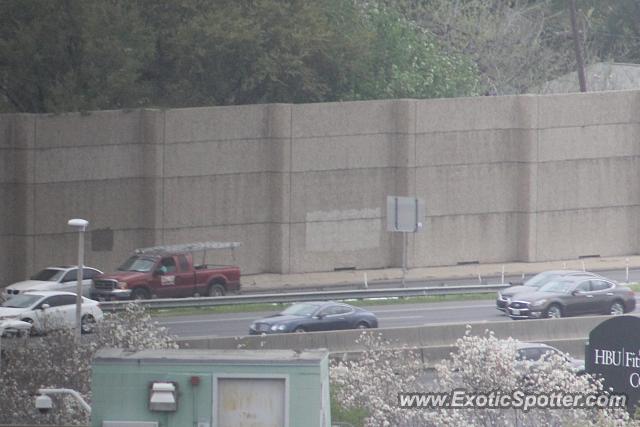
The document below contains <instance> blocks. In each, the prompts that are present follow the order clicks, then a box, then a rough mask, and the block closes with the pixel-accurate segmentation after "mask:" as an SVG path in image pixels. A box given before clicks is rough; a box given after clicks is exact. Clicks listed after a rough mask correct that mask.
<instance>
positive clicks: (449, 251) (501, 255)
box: [409, 213, 526, 266]
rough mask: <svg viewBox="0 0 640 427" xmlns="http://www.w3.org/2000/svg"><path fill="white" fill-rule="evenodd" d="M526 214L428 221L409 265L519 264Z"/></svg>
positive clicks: (473, 216)
mask: <svg viewBox="0 0 640 427" xmlns="http://www.w3.org/2000/svg"><path fill="white" fill-rule="evenodd" d="M525 224H526V215H523V214H518V213H502V214H498V213H496V214H483V215H456V216H451V215H447V216H442V217H432V218H427V221H426V223H425V226H424V231H422V232H420V233H418V234H416V235H415V236H414V238H415V243H414V245H415V247H414V250H413V252H410V254H411V257H410V258H409V262H410V265H411V266H423V265H455V264H457V263H464V262H475V261H478V262H481V263H498V262H510V261H518V260H519V259H520V254H519V241H518V238H519V236H520V235H521V234H522V233H521V230H522V229H523V227H524V226H525Z"/></svg>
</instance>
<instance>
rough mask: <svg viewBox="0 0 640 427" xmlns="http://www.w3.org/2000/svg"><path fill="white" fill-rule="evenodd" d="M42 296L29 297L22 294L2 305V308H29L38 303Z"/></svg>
mask: <svg viewBox="0 0 640 427" xmlns="http://www.w3.org/2000/svg"><path fill="white" fill-rule="evenodd" d="M40 298H42V296H40V295H28V294H20V295H16V296H14V297H12V298H11V299H9V300H7V301H5V302H3V303H2V307H10V308H27V307H30V306H31V305H32V304H34V303H35V302H36V301H38V300H39V299H40Z"/></svg>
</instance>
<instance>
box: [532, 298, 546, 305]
mask: <svg viewBox="0 0 640 427" xmlns="http://www.w3.org/2000/svg"><path fill="white" fill-rule="evenodd" d="M545 302H547V300H546V299H544V298H543V299H539V300H537V301H534V302H533V303H532V304H531V305H535V306H540V305H543V304H544V303H545Z"/></svg>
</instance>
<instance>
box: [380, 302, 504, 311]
mask: <svg viewBox="0 0 640 427" xmlns="http://www.w3.org/2000/svg"><path fill="white" fill-rule="evenodd" d="M495 306H496V305H495V304H488V305H449V306H446V307H420V308H399V309H389V310H384V309H375V310H372V311H373V312H374V313H396V312H407V311H436V310H459V309H461V308H489V307H495Z"/></svg>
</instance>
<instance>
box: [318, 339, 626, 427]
mask: <svg viewBox="0 0 640 427" xmlns="http://www.w3.org/2000/svg"><path fill="white" fill-rule="evenodd" d="M364 340H365V341H367V350H366V351H365V352H364V353H363V354H362V357H360V358H359V359H358V360H355V361H350V362H343V361H339V362H334V363H332V366H331V381H332V384H331V386H332V393H333V397H334V403H338V404H339V405H340V406H341V407H342V408H347V409H348V408H359V409H362V410H364V412H365V413H366V417H365V419H364V422H363V425H364V426H367V427H369V426H403V427H404V426H406V427H412V426H416V427H417V426H460V427H463V426H523V427H527V426H542V425H545V426H576V427H577V426H637V425H638V423H637V422H635V421H633V420H631V419H630V418H629V416H628V414H627V412H626V410H625V409H623V408H622V409H621V408H614V409H597V408H575V409H530V410H527V411H524V410H523V409H514V408H496V409H492V408H484V409H477V408H438V409H432V408H430V409H417V408H411V409H403V408H400V406H399V405H398V392H417V393H420V392H425V391H430V392H434V391H437V392H452V391H454V390H464V391H465V392H466V393H474V392H475V393H484V394H489V393H491V392H493V393H494V394H511V393H512V392H513V391H515V390H522V391H523V392H525V393H527V392H528V393H535V394H542V393H549V394H550V393H554V392H555V393H559V392H561V393H562V394H563V395H565V394H578V393H580V394H582V395H586V394H590V393H591V394H603V393H604V391H603V390H602V385H601V383H600V382H598V381H595V380H593V379H592V378H591V377H590V376H589V375H576V374H575V373H574V372H573V371H572V370H571V369H570V367H569V365H568V362H567V360H566V359H565V358H563V357H561V356H559V355H558V356H554V357H550V358H548V359H545V360H541V361H538V362H536V363H535V364H534V363H531V362H523V361H518V360H517V357H516V355H517V345H518V342H517V341H516V340H514V339H498V338H496V337H495V336H494V335H493V333H491V332H489V331H485V334H484V335H481V336H477V335H472V334H471V330H470V329H468V330H467V333H466V334H465V336H464V337H462V338H460V339H458V340H457V342H456V347H457V351H456V352H454V353H452V354H451V355H450V358H449V359H448V360H446V361H443V362H442V363H440V364H438V365H436V369H435V378H434V379H433V381H426V380H424V378H421V374H422V373H423V365H422V361H421V360H420V358H419V355H418V353H415V352H411V351H408V350H406V349H401V350H386V351H385V350H383V349H382V348H383V347H384V345H385V343H383V342H381V341H380V340H379V339H377V338H376V337H375V336H371V335H368V336H366V337H364ZM334 421H339V420H334Z"/></svg>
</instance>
